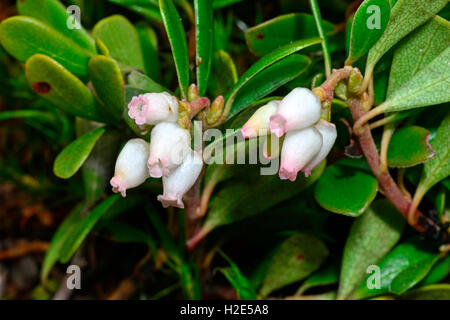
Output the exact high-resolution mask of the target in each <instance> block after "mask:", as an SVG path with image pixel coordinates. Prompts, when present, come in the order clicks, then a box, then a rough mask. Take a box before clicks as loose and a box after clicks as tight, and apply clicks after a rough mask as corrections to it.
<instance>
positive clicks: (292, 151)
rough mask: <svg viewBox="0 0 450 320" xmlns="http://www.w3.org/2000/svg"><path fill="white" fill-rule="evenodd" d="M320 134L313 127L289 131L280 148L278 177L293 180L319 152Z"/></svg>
mask: <svg viewBox="0 0 450 320" xmlns="http://www.w3.org/2000/svg"><path fill="white" fill-rule="evenodd" d="M321 147H322V135H321V134H320V132H319V131H318V130H317V129H316V128H314V127H310V128H306V129H301V130H295V131H289V132H288V133H287V134H286V137H285V138H284V142H283V147H282V148H281V167H280V172H279V175H280V178H281V179H282V180H285V179H289V180H291V181H295V179H296V178H297V173H298V172H299V171H300V170H302V169H303V168H304V167H305V166H306V165H307V164H308V163H309V162H310V161H311V160H312V159H314V157H315V156H316V155H317V154H318V153H319V151H320V148H321Z"/></svg>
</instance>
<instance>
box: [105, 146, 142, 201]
mask: <svg viewBox="0 0 450 320" xmlns="http://www.w3.org/2000/svg"><path fill="white" fill-rule="evenodd" d="M149 151H150V146H149V144H148V143H147V142H145V140H143V139H131V140H129V141H128V142H127V143H126V144H125V146H124V147H123V148H122V150H121V151H120V154H119V156H118V157H117V160H116V167H115V170H114V177H113V178H112V179H111V181H110V183H111V186H112V187H113V191H114V192H116V193H117V192H120V193H121V194H122V196H123V197H125V196H126V190H127V189H131V188H134V187H137V186H139V185H140V184H142V183H143V182H144V181H145V180H146V179H147V178H148V177H149V173H148V169H147V160H148V157H149Z"/></svg>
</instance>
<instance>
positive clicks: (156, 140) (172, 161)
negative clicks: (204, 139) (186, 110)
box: [147, 122, 191, 178]
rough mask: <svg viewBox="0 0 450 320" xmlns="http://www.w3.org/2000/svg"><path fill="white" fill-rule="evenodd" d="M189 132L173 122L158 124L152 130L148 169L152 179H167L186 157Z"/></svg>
mask: <svg viewBox="0 0 450 320" xmlns="http://www.w3.org/2000/svg"><path fill="white" fill-rule="evenodd" d="M190 143H191V136H190V134H189V131H188V130H186V129H183V128H182V127H180V126H179V125H178V124H176V123H174V122H161V123H158V124H157V125H156V126H155V127H154V128H153V130H152V133H151V140H150V157H149V158H148V163H147V166H148V169H149V172H150V176H151V177H153V178H161V177H162V176H164V177H167V176H168V175H169V173H170V171H171V170H173V169H175V168H176V167H178V166H179V165H181V163H183V160H184V159H185V158H186V157H187V156H188V154H189V152H190V150H191V147H190Z"/></svg>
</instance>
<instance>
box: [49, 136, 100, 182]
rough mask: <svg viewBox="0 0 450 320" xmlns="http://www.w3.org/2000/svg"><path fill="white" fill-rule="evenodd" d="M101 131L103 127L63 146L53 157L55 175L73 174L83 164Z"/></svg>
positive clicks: (61, 176) (65, 176)
mask: <svg viewBox="0 0 450 320" xmlns="http://www.w3.org/2000/svg"><path fill="white" fill-rule="evenodd" d="M103 133H105V128H98V129H95V130H94V131H91V132H89V133H86V134H84V135H82V136H81V137H79V138H78V139H76V140H75V141H73V142H72V143H70V144H69V145H68V146H67V147H65V148H64V150H63V151H61V153H60V154H59V155H58V156H57V157H56V159H55V163H54V165H53V172H54V173H55V175H56V176H58V177H60V178H63V179H68V178H70V177H71V176H73V175H74V174H75V173H76V172H77V171H78V169H80V167H81V166H82V165H83V163H84V161H85V160H86V159H87V157H88V156H89V154H90V153H91V151H92V149H93V148H94V146H95V143H96V142H97V140H98V139H99V138H100V137H101V136H102V135H103Z"/></svg>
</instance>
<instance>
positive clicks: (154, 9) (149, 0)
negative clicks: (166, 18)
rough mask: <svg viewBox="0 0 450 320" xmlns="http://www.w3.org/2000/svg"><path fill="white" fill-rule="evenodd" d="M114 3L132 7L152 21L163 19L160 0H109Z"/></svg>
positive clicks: (131, 8) (128, 7)
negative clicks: (159, 5)
mask: <svg viewBox="0 0 450 320" xmlns="http://www.w3.org/2000/svg"><path fill="white" fill-rule="evenodd" d="M109 1H110V2H112V3H115V4H118V5H120V6H123V7H125V8H127V9H130V10H132V11H134V12H136V13H138V14H140V15H142V16H143V17H145V18H148V19H150V20H151V21H153V20H157V21H162V17H161V13H160V12H159V7H158V0H109Z"/></svg>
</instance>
